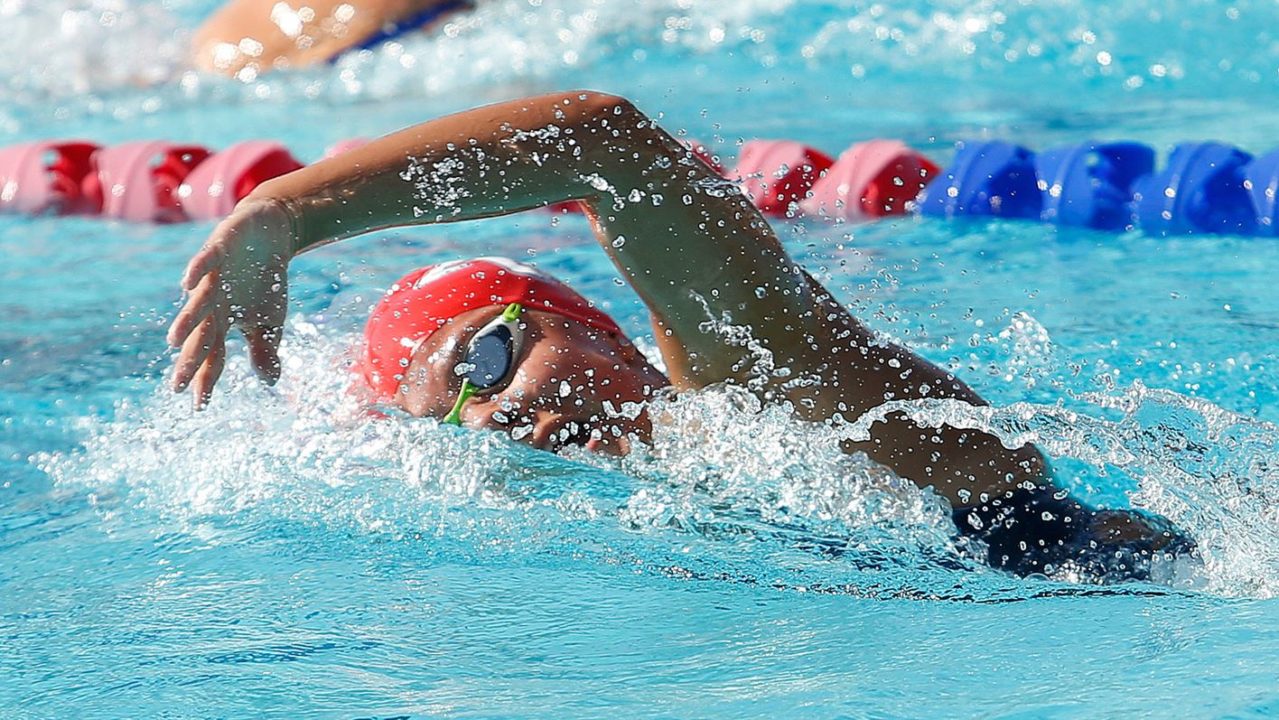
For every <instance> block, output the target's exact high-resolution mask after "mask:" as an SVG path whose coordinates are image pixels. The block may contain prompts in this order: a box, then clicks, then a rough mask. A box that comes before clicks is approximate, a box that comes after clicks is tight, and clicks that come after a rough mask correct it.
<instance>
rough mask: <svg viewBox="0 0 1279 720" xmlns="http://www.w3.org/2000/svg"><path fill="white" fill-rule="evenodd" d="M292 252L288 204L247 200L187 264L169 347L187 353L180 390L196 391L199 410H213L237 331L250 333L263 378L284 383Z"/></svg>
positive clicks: (177, 373)
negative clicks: (229, 341) (282, 351)
mask: <svg viewBox="0 0 1279 720" xmlns="http://www.w3.org/2000/svg"><path fill="white" fill-rule="evenodd" d="M292 247H293V224H292V221H291V219H290V216H289V213H288V211H287V210H286V209H285V207H284V205H282V204H281V203H279V202H276V201H274V200H260V199H252V198H246V199H245V200H244V201H243V202H241V203H240V204H239V205H237V206H236V208H235V211H234V212H232V213H231V215H230V216H228V217H227V218H226V219H225V220H223V221H222V222H221V223H219V224H218V226H217V227H216V228H215V229H214V230H213V233H212V234H210V235H209V239H208V240H207V241H205V243H204V247H202V248H200V251H199V252H197V253H196V254H195V257H193V258H191V261H190V262H189V263H187V268H186V272H185V273H184V274H183V275H182V289H183V290H185V291H186V292H187V293H188V294H187V298H186V303H185V304H184V305H183V306H182V310H180V311H179V312H178V315H177V317H175V318H174V319H173V324H172V325H171V326H170V327H169V344H170V345H172V346H174V347H181V348H182V350H181V351H180V352H179V353H178V359H177V364H176V367H175V369H174V371H173V391H174V392H182V391H183V390H185V389H186V388H187V387H188V386H190V387H191V390H192V396H193V400H194V402H195V407H196V409H201V408H203V407H204V406H205V405H206V404H208V402H209V397H210V396H211V395H212V393H213V386H214V385H215V384H216V383H217V381H218V377H219V376H221V375H222V367H223V365H224V364H225V362H226V336H227V331H228V330H230V328H231V326H233V325H234V326H236V327H238V328H240V331H241V332H243V333H244V338H245V340H246V341H247V342H248V349H249V360H250V362H251V363H252V364H253V369H254V370H256V371H257V373H258V376H259V377H261V378H262V379H263V380H264V381H266V382H267V383H270V384H274V383H275V381H276V380H278V379H279V377H280V356H279V348H280V335H281V333H282V331H283V325H284V316H285V312H286V311H287V302H288V266H289V260H290V259H291V258H292V257H293V251H292Z"/></svg>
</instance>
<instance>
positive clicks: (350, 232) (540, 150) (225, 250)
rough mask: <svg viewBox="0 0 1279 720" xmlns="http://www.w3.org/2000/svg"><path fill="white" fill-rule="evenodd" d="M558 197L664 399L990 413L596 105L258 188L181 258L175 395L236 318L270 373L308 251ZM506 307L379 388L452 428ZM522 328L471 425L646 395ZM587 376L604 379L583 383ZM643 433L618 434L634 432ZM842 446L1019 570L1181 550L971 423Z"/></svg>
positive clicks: (546, 323)
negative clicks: (618, 294) (754, 398)
mask: <svg viewBox="0 0 1279 720" xmlns="http://www.w3.org/2000/svg"><path fill="white" fill-rule="evenodd" d="M568 199H578V200H582V201H584V203H585V204H586V205H587V206H588V208H589V209H588V214H589V216H590V218H591V220H592V223H593V225H594V228H595V230H596V233H597V236H598V239H599V241H600V244H601V246H602V247H603V248H604V249H605V251H606V252H607V253H608V254H609V255H610V257H611V258H612V260H613V262H614V264H615V265H616V266H617V267H618V269H619V270H620V271H621V272H622V273H623V275H624V276H625V277H626V279H627V280H628V281H629V282H630V284H631V286H632V287H633V288H634V289H635V291H636V292H637V293H638V294H639V296H640V297H641V299H643V301H644V303H645V305H646V306H647V307H648V309H649V311H650V312H651V314H652V318H653V325H654V330H655V335H656V338H657V342H658V345H659V348H660V350H661V352H662V355H663V357H664V359H665V361H666V366H667V368H668V371H669V379H670V382H671V384H672V385H673V386H674V387H675V388H676V389H691V388H700V387H704V386H706V385H709V384H712V383H719V382H728V383H736V384H741V385H745V386H748V387H751V388H752V389H753V390H755V392H757V394H759V395H760V396H761V397H763V398H764V399H766V400H770V401H782V400H785V401H787V402H789V403H791V405H792V406H793V408H794V411H795V413H796V415H797V416H799V417H800V418H802V419H805V420H810V421H829V420H833V419H837V418H848V419H852V418H856V417H858V416H860V415H862V414H863V413H865V412H867V411H868V410H870V409H872V408H874V407H875V406H877V405H879V404H880V403H881V402H884V401H885V400H894V399H910V398H921V397H942V398H956V399H960V400H963V401H966V402H970V403H974V404H984V402H983V401H982V399H981V398H980V397H978V396H977V394H976V393H974V392H973V391H972V390H971V389H970V388H968V387H967V386H966V385H965V384H964V383H963V382H961V381H960V380H959V379H957V378H956V377H954V376H953V375H951V374H949V373H946V372H944V371H942V370H941V369H939V368H937V367H936V366H934V365H932V364H930V363H928V362H927V361H925V360H923V359H922V358H919V357H918V356H916V355H914V354H912V353H910V352H909V351H907V350H905V349H904V348H901V347H898V346H896V345H893V344H890V343H887V342H884V341H882V340H881V339H879V338H876V337H874V336H873V335H872V334H871V333H870V332H869V331H868V330H867V329H866V328H865V327H864V326H863V325H862V324H861V323H859V322H858V321H857V320H856V319H855V318H853V317H852V316H851V315H849V314H848V312H847V311H846V310H845V309H844V308H843V307H842V306H841V305H840V304H839V303H838V302H836V301H834V300H833V299H832V297H831V296H830V294H829V293H828V292H827V291H826V289H825V288H823V287H822V286H821V285H820V284H819V283H818V282H816V281H815V280H814V279H813V278H812V277H811V276H810V275H808V274H807V273H806V272H805V271H804V270H803V269H802V268H800V267H799V266H798V265H797V264H795V263H794V261H792V260H791V259H790V258H789V257H788V256H787V254H786V253H785V252H784V250H783V249H782V248H781V245H780V243H779V242H778V240H777V237H776V235H775V234H774V233H773V231H772V229H771V228H770V227H769V225H768V224H767V223H766V222H765V221H764V219H763V218H762V217H761V216H760V215H759V213H758V212H757V211H756V210H755V209H754V207H752V206H751V204H750V203H749V202H748V201H747V200H746V199H745V198H744V197H743V196H742V195H741V193H740V192H738V191H737V190H736V189H735V188H734V187H733V186H732V185H730V184H729V183H727V182H725V181H724V180H722V179H721V178H719V177H718V176H716V175H715V173H714V172H713V171H712V170H711V169H710V168H708V167H707V166H705V165H704V164H702V163H701V162H700V161H698V160H697V159H695V158H694V157H693V156H692V155H691V154H690V153H689V152H688V151H687V150H686V149H685V148H683V147H682V146H681V145H680V144H679V143H678V142H677V141H675V140H674V139H673V138H672V137H671V136H670V135H668V134H666V133H665V132H664V131H663V130H661V129H660V128H659V127H657V126H656V124H655V123H654V122H653V121H651V120H649V119H648V118H647V117H645V116H644V115H643V114H642V113H640V112H639V111H638V110H636V109H635V108H634V107H633V106H631V104H630V103H628V102H627V101H625V100H623V99H621V98H618V97H613V96H608V95H600V94H594V93H570V94H559V95H548V96H542V97H535V98H530V99H525V100H517V101H512V102H507V103H502V104H498V105H493V106H488V107H482V108H477V109H475V110H471V111H467V112H464V113H460V114H457V115H452V116H449V117H445V118H441V119H439V120H435V121H431V122H427V123H423V124H421V125H418V126H416V127H413V128H409V129H407V130H404V131H401V132H399V133H396V134H394V135H391V136H388V137H386V138H383V139H381V140H378V141H375V142H374V143H371V144H370V145H368V146H366V147H363V148H360V149H357V150H355V151H352V152H350V153H347V154H344V155H342V156H339V157H338V158H334V159H331V160H327V161H324V162H321V163H317V164H316V165H312V166H310V167H308V168H304V169H302V170H299V171H297V172H294V173H291V174H289V175H286V176H284V177H282V178H279V179H276V180H273V181H270V182H268V183H265V184H264V185H262V186H261V187H259V189H258V190H257V191H255V192H254V194H253V195H252V196H250V197H249V198H248V199H246V200H245V201H244V202H242V203H241V205H240V206H239V207H237V209H236V211H235V213H234V214H233V215H232V216H231V217H229V218H228V219H227V220H225V221H224V222H223V223H221V224H220V225H219V226H218V227H217V228H216V229H215V231H214V232H213V233H212V235H211V236H210V238H209V240H208V241H207V243H206V244H205V246H204V248H203V249H202V250H201V251H200V252H199V253H198V254H197V255H196V256H195V257H194V258H193V259H192V260H191V262H190V264H189V265H188V268H187V271H186V273H185V275H184V277H183V281H182V284H183V287H184V288H185V289H187V290H189V291H190V293H191V294H190V296H189V298H188V300H187V302H186V305H185V307H184V308H183V309H182V311H181V312H180V313H179V315H178V316H177V317H176V318H175V320H174V322H173V325H172V327H171V330H170V342H172V343H173V344H175V345H180V346H181V352H180V353H179V356H178V359H177V367H176V370H175V374H174V378H173V383H174V387H175V389H176V390H183V389H186V388H187V387H188V386H190V387H191V388H192V391H193V393H194V395H195V398H196V403H197V405H201V406H202V405H204V404H205V403H206V402H207V401H208V399H209V396H210V394H211V392H212V389H213V386H214V385H215V383H216V382H217V380H218V377H219V375H220V374H221V371H222V367H223V363H224V360H225V339H226V334H227V332H228V330H229V329H230V327H231V326H237V327H239V328H240V329H241V330H242V331H243V332H244V334H245V337H246V338H247V340H248V346H249V352H250V356H251V360H252V363H253V365H254V367H255V368H256V369H257V370H258V372H259V373H261V374H262V375H263V376H264V377H266V378H267V379H268V380H272V381H273V380H274V379H275V378H276V377H278V375H279V371H280V366H279V361H278V357H277V348H278V346H279V340H280V333H281V328H282V323H283V320H284V315H285V312H286V297H287V290H286V288H287V268H288V263H289V260H290V259H291V258H292V257H293V256H294V255H296V254H297V253H299V252H302V251H305V250H307V249H309V248H312V247H316V246H319V245H322V244H324V243H327V242H332V241H335V240H340V239H343V238H348V237H352V236H355V235H359V234H361V233H364V232H368V231H371V230H375V229H378V228H385V227H390V226H394V225H404V224H421V223H436V222H452V221H459V220H468V219H477V218H484V217H490V216H493V215H501V214H508V213H513V212H518V211H521V210H527V209H531V208H536V207H542V206H545V205H547V204H550V203H554V202H558V201H563V200H568ZM497 295H498V293H497V292H494V294H493V296H492V297H493V298H494V299H497ZM507 302H511V300H509V299H506V298H503V299H502V302H501V303H500V304H506V303H507ZM500 310H501V308H500V307H499V308H497V309H496V310H495V309H494V307H493V306H492V305H480V306H476V307H473V308H466V309H465V311H464V312H460V313H458V314H456V315H453V316H449V317H440V318H437V319H436V320H438V321H439V323H440V324H442V327H440V329H439V331H438V332H436V333H434V334H433V335H432V336H431V337H430V338H429V339H428V340H426V341H425V342H423V343H421V344H420V345H417V346H415V347H414V348H413V353H412V356H411V357H407V358H404V363H403V364H401V367H404V368H405V371H406V372H405V373H404V374H403V375H402V376H401V377H397V378H396V381H395V383H392V384H391V388H393V389H392V391H391V393H390V394H391V395H392V396H393V398H394V402H395V403H396V404H398V405H400V406H401V407H403V408H404V409H405V410H407V411H409V412H411V413H413V414H414V415H419V416H425V415H430V416H434V417H442V416H444V415H445V414H446V413H447V412H448V411H449V410H450V406H451V405H452V404H453V403H454V400H455V398H456V397H457V394H458V389H459V388H458V386H459V384H460V380H459V378H458V374H459V373H458V370H457V361H458V358H459V350H458V348H464V347H466V346H467V345H468V343H469V342H471V340H472V338H473V337H474V335H475V333H476V332H477V331H478V330H480V329H481V328H483V327H485V326H486V325H487V324H489V323H491V322H493V321H494V319H495V315H497V314H498V312H500ZM522 322H523V325H524V327H526V328H527V329H528V331H529V332H530V334H531V335H532V337H533V342H531V343H529V344H528V345H527V346H525V347H524V348H523V349H522V353H523V356H522V357H520V358H512V360H513V362H516V363H518V364H519V369H518V370H517V371H516V372H515V373H512V374H511V375H510V377H511V378H512V379H513V382H512V383H511V384H510V385H508V386H506V387H503V388H498V389H496V390H495V391H494V392H492V393H491V394H489V395H487V396H485V397H483V398H476V399H475V400H472V401H470V402H469V403H464V404H463V406H462V407H461V420H462V422H463V424H466V425H467V426H470V427H477V428H478V427H494V426H501V425H502V424H503V423H502V422H501V421H500V420H499V419H497V413H496V412H495V409H496V408H503V409H506V410H508V411H509V410H510V409H511V408H514V409H515V410H514V412H516V413H517V414H518V413H520V412H523V413H527V414H528V415H529V418H528V419H530V420H531V421H532V422H533V423H534V426H535V427H536V428H541V431H540V432H539V431H538V430H536V429H535V431H534V433H533V435H532V436H531V437H532V441H534V442H536V441H537V439H538V438H545V437H548V436H549V434H550V433H549V432H548V430H549V429H550V427H551V424H553V423H562V422H563V420H564V418H566V417H567V418H569V419H571V420H573V421H576V422H578V423H579V424H581V425H583V426H585V428H586V430H588V431H590V430H602V429H604V428H601V427H599V425H600V423H601V419H603V418H606V417H607V414H606V413H605V406H606V404H610V403H612V404H616V403H620V402H628V401H641V400H643V399H645V398H646V397H647V395H648V394H650V393H651V391H652V389H653V385H654V384H655V383H656V382H657V381H659V380H660V375H658V374H657V373H656V371H655V370H653V369H652V368H651V366H648V364H647V363H646V362H644V361H643V360H642V358H637V357H636V353H635V352H634V350H633V348H631V347H630V344H629V342H627V341H626V340H625V338H623V337H621V336H620V334H613V333H609V332H600V331H599V328H598V327H596V328H591V327H588V326H586V325H584V324H582V323H575V322H572V321H566V320H565V318H564V316H563V314H562V313H561V314H558V315H557V314H555V313H549V314H545V315H543V314H539V312H537V311H533V312H529V313H528V314H527V315H526V316H525V318H524V319H523V321H522ZM401 339H402V340H403V341H404V343H403V344H405V345H410V344H413V343H414V342H415V341H416V340H420V339H421V338H420V337H416V338H415V337H403V338H401ZM370 352H371V354H376V352H377V351H376V349H374V350H371V351H370ZM761 363H763V364H764V365H766V370H767V372H765V373H764V374H763V375H762V376H761V375H760V374H759V372H758V369H759V366H760V365H761ZM588 371H591V372H588ZM592 373H594V376H595V377H605V378H609V379H610V380H613V382H612V383H608V384H606V383H604V382H599V383H596V382H591V381H586V380H582V378H587V377H591V376H592ZM563 378H574V379H576V380H578V381H579V382H578V383H577V384H576V385H573V384H570V392H569V393H563V392H559V388H558V387H557V386H555V385H553V382H552V381H553V379H563ZM397 384H398V385H397ZM606 385H608V387H605V386H606ZM592 425H594V427H592ZM643 425H644V423H643V422H639V423H636V424H634V426H630V427H627V428H626V430H627V431H628V432H636V433H638V434H639V435H640V436H641V437H643ZM609 434H611V433H603V432H600V433H597V434H596V435H594V437H595V438H596V439H602V438H605V437H607V436H608V435H609ZM585 437H591V435H590V434H589V433H588V434H587V435H581V434H578V435H577V439H579V440H584V439H585ZM601 444H603V443H601ZM847 450H848V451H850V452H853V451H856V452H865V453H866V454H867V455H869V456H870V457H871V458H873V459H874V460H876V461H878V462H880V463H882V464H884V465H887V466H889V467H891V468H893V470H894V471H896V472H897V473H898V474H899V475H901V476H903V477H907V478H910V479H911V480H913V481H914V482H915V483H917V484H918V485H920V486H932V487H934V488H935V489H936V490H937V492H939V493H940V494H941V495H943V496H944V497H946V498H947V499H948V500H949V501H950V502H951V504H952V506H953V507H955V508H956V513H957V516H958V518H959V519H960V522H959V526H960V529H961V530H963V531H964V532H968V533H972V534H976V535H978V536H980V537H982V538H983V539H986V540H988V542H989V543H990V546H991V558H990V560H991V562H992V563H993V564H995V565H997V566H1001V567H1007V568H1009V569H1012V570H1015V571H1018V572H1038V571H1043V570H1044V569H1045V566H1049V565H1057V564H1059V563H1062V562H1068V561H1075V560H1080V561H1081V562H1083V563H1085V564H1089V563H1091V564H1100V565H1101V566H1102V567H1101V568H1100V570H1101V572H1102V573H1103V574H1105V573H1112V572H1113V573H1118V574H1120V575H1128V576H1132V575H1136V576H1141V575H1142V574H1143V573H1144V572H1145V569H1144V563H1145V562H1146V561H1148V560H1149V559H1150V557H1151V555H1152V553H1154V552H1157V551H1160V550H1164V549H1168V550H1169V551H1173V550H1176V551H1186V550H1188V549H1189V547H1190V543H1189V542H1188V541H1186V540H1185V539H1184V538H1181V537H1180V536H1179V535H1178V534H1177V533H1176V532H1175V531H1173V530H1172V529H1171V528H1170V527H1167V526H1166V525H1165V524H1164V523H1161V522H1158V521H1157V520H1154V519H1150V518H1146V517H1144V516H1141V515H1137V514H1135V513H1097V512H1094V511H1092V510H1091V509H1088V508H1086V507H1084V506H1082V505H1080V504H1078V503H1075V502H1074V501H1072V500H1068V499H1066V498H1065V493H1064V492H1059V491H1057V489H1056V488H1055V487H1054V486H1053V485H1052V483H1051V480H1050V479H1049V475H1048V469H1047V463H1046V461H1045V459H1044V458H1043V456H1042V455H1041V454H1040V453H1039V452H1038V450H1036V449H1035V448H1034V447H1031V446H1028V445H1027V446H1022V447H1019V448H1005V447H1004V446H1003V445H1002V444H1000V442H999V441H998V440H997V439H996V438H994V437H993V436H990V435H987V434H984V433H980V432H974V431H969V430H959V429H955V428H951V427H943V428H940V429H931V428H923V427H920V426H917V425H915V424H914V423H913V422H910V421H908V420H906V419H904V418H902V417H891V418H890V419H889V422H887V423H884V424H881V425H877V426H875V428H874V431H873V434H872V437H871V439H870V441H868V442H864V443H850V445H849V447H848V448H847ZM1116 548H1125V549H1127V550H1131V552H1128V551H1124V552H1115V549H1116Z"/></svg>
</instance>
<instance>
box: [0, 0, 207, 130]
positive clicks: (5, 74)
mask: <svg viewBox="0 0 1279 720" xmlns="http://www.w3.org/2000/svg"><path fill="white" fill-rule="evenodd" d="M0 27H3V28H4V34H5V42H4V43H3V44H0V78H2V79H0V104H10V105H12V104H19V105H38V104H44V103H49V102H55V101H58V100H64V99H70V98H74V97H76V96H80V95H84V94H87V93H103V92H109V91H112V90H128V89H136V88H144V87H150V86H155V85H160V84H163V83H167V82H171V81H173V80H174V79H175V78H176V77H177V76H178V74H179V70H180V67H181V63H182V60H183V58H184V57H185V53H186V44H187V40H188V37H189V36H188V34H187V32H186V31H184V30H183V29H182V28H181V27H180V25H179V22H178V20H177V18H176V17H175V16H173V15H172V14H171V13H170V12H168V11H167V10H165V8H164V7H163V6H160V5H158V4H156V3H149V2H140V1H138V0H65V1H60V2H57V3H47V2H39V1H31V0H0Z"/></svg>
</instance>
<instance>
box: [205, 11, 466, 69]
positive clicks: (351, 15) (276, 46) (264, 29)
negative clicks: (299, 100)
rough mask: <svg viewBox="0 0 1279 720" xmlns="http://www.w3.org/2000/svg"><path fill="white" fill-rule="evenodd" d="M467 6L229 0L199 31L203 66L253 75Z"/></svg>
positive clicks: (323, 57)
mask: <svg viewBox="0 0 1279 720" xmlns="http://www.w3.org/2000/svg"><path fill="white" fill-rule="evenodd" d="M469 7H471V3H470V2H469V1H468V0H297V2H282V1H280V0H230V2H228V3H227V4H225V5H223V6H222V7H221V8H219V9H218V11H217V12H216V13H214V15H213V16H212V17H210V18H209V19H208V20H206V21H205V22H204V24H203V25H201V26H200V28H199V29H198V30H197V31H196V33H195V37H193V38H192V41H191V59H192V62H193V64H194V65H195V66H196V67H197V68H198V69H200V70H206V71H211V72H219V73H223V74H226V75H236V76H239V75H240V74H241V73H242V72H244V71H245V70H248V71H251V72H252V73H253V75H254V76H256V75H259V74H261V73H264V72H268V71H270V70H274V69H281V68H289V67H293V68H300V67H306V66H308V65H313V64H315V63H320V62H326V61H328V60H331V59H333V58H335V57H337V56H338V55H341V54H342V53H344V52H346V51H348V50H352V49H357V48H362V47H368V46H371V45H373V44H375V43H377V42H381V41H383V40H388V39H390V38H392V37H395V36H397V35H399V34H402V33H405V32H411V31H414V30H418V29H421V28H425V27H429V26H431V25H433V24H435V23H436V22H439V21H440V20H442V19H444V18H445V17H447V16H448V15H450V14H451V13H453V12H455V11H458V10H463V9H467V8H469Z"/></svg>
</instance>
